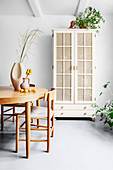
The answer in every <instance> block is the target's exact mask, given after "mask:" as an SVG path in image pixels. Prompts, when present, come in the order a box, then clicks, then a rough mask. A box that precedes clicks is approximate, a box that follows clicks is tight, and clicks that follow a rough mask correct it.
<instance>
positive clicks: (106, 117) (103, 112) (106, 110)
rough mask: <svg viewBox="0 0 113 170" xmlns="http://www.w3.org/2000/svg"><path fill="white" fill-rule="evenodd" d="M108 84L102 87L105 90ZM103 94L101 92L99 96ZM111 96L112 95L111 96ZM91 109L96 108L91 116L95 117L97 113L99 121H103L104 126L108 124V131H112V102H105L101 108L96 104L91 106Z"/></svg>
mask: <svg viewBox="0 0 113 170" xmlns="http://www.w3.org/2000/svg"><path fill="white" fill-rule="evenodd" d="M109 84H110V82H107V83H106V84H104V85H103V87H104V88H105V89H106V88H108V86H109ZM102 94H103V93H102V92H101V93H100V94H99V96H101V95H102ZM112 95H113V94H112ZM92 107H93V108H96V113H95V114H93V115H92V116H93V117H95V116H96V115H97V114H98V113H99V114H100V121H104V125H105V124H108V125H109V127H110V130H112V127H113V100H109V101H107V102H106V103H105V104H104V106H103V107H99V106H98V105H97V104H96V103H94V104H92Z"/></svg>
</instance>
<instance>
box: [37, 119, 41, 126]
mask: <svg viewBox="0 0 113 170" xmlns="http://www.w3.org/2000/svg"><path fill="white" fill-rule="evenodd" d="M37 125H40V119H37ZM37 128H39V127H38V126H37Z"/></svg>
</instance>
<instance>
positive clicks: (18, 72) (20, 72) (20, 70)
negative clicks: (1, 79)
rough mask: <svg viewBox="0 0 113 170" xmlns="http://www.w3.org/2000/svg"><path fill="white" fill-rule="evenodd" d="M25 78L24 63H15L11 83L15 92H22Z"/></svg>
mask: <svg viewBox="0 0 113 170" xmlns="http://www.w3.org/2000/svg"><path fill="white" fill-rule="evenodd" d="M25 76H26V74H25V69H24V65H23V63H14V65H13V67H12V70H11V81H12V85H13V87H14V89H15V90H20V84H21V83H22V78H23V77H25Z"/></svg>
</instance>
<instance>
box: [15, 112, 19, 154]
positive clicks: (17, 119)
mask: <svg viewBox="0 0 113 170" xmlns="http://www.w3.org/2000/svg"><path fill="white" fill-rule="evenodd" d="M18 151H19V115H17V116H16V152H18Z"/></svg>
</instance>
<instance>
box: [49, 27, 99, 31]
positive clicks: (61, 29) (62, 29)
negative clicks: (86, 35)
mask: <svg viewBox="0 0 113 170" xmlns="http://www.w3.org/2000/svg"><path fill="white" fill-rule="evenodd" d="M52 31H77V32H79V31H80V32H96V30H95V29H88V30H87V29H69V28H53V29H52Z"/></svg>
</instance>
